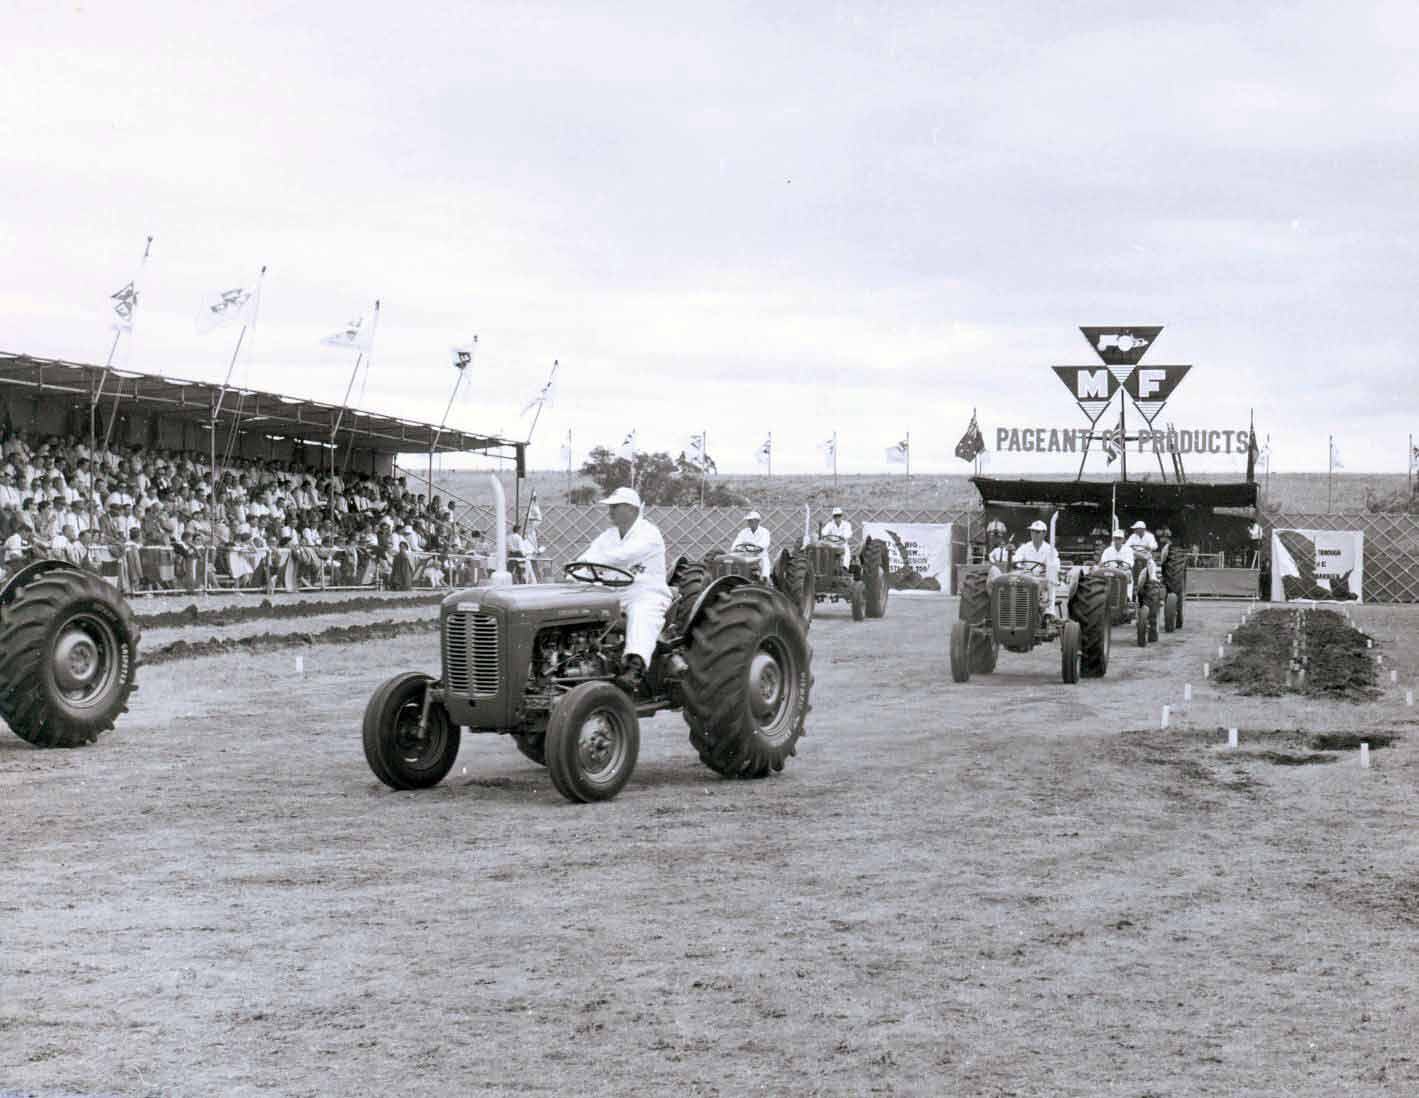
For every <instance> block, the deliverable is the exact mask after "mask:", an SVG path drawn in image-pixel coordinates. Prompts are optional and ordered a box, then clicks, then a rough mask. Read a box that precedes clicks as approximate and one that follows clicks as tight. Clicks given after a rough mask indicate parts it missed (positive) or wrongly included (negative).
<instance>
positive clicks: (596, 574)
mask: <svg viewBox="0 0 1419 1098" xmlns="http://www.w3.org/2000/svg"><path fill="white" fill-rule="evenodd" d="M562 572H563V573H564V574H565V575H566V576H567V578H568V579H574V580H576V581H577V582H578V583H599V584H601V586H603V587H613V588H621V587H629V586H630V585H631V584H633V583H635V582H636V576H635V573H634V572H628V571H626V570H625V569H624V568H618V567H617V566H616V565H614V564H600V563H598V562H597V561H594V560H573V561H568V562H567V563H566V564H564V565H562Z"/></svg>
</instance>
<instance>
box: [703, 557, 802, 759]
mask: <svg viewBox="0 0 1419 1098" xmlns="http://www.w3.org/2000/svg"><path fill="white" fill-rule="evenodd" d="M811 658H812V652H811V650H810V649H809V647H808V639H807V635H806V634H805V633H804V631H803V625H802V623H801V622H800V621H799V620H798V615H797V614H796V613H795V612H793V611H792V610H791V609H790V608H789V607H788V606H787V605H786V604H785V603H784V601H783V600H782V599H780V598H779V597H778V596H777V595H775V594H774V593H773V592H771V591H766V590H764V589H763V588H762V587H755V586H752V585H746V586H744V587H736V588H734V589H733V590H731V591H727V592H725V593H724V595H723V596H722V597H721V598H718V599H715V600H714V601H713V602H712V603H711V605H709V606H708V607H706V608H705V611H704V613H703V614H702V615H701V617H700V619H699V620H698V621H697V622H696V623H695V627H694V630H693V631H692V632H691V635H690V645H689V647H688V649H686V652H685V660H686V662H687V663H688V664H689V669H688V670H687V671H686V673H685V677H684V680H683V688H684V693H685V721H686V723H687V724H689V726H690V743H691V744H693V745H694V748H695V750H696V751H697V752H698V753H699V756H700V761H701V762H702V763H704V764H705V765H706V766H708V767H709V768H710V769H711V770H713V771H714V772H715V773H717V774H720V775H723V776H724V777H726V778H762V777H765V776H767V775H768V774H769V773H770V772H771V771H775V770H782V769H783V767H784V764H785V763H786V762H787V761H788V760H789V759H790V758H791V757H792V756H793V755H795V754H796V753H797V750H798V741H799V739H800V738H801V737H802V736H803V734H804V727H803V726H804V721H805V720H806V719H807V716H808V711H809V709H810V705H809V694H810V692H811V690H812V687H813V672H812V669H811V667H810V661H811Z"/></svg>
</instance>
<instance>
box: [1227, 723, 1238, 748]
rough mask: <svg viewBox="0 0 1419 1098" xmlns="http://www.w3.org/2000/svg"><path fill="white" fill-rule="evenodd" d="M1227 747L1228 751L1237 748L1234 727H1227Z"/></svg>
mask: <svg viewBox="0 0 1419 1098" xmlns="http://www.w3.org/2000/svg"><path fill="white" fill-rule="evenodd" d="M1227 749H1228V750H1229V751H1235V750H1236V749H1237V730H1236V729H1235V728H1229V729H1227Z"/></svg>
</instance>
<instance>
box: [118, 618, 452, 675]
mask: <svg viewBox="0 0 1419 1098" xmlns="http://www.w3.org/2000/svg"><path fill="white" fill-rule="evenodd" d="M438 627H439V623H438V621H437V620H433V621H428V620H424V619H420V620H418V621H376V622H370V623H369V624H367V625H336V626H332V627H331V628H329V629H322V630H321V631H320V632H318V633H257V634H255V635H254V636H250V637H209V638H208V639H207V640H204V641H185V640H175V641H173V642H172V643H171V644H164V645H161V646H159V647H158V648H154V649H152V650H151V651H147V652H144V653H143V663H144V664H155V663H172V662H174V661H176V660H191V659H197V658H198V657H199V656H219V655H224V654H226V653H228V652H246V653H249V654H255V653H257V652H271V651H275V650H276V649H280V648H303V647H305V646H307V645H312V644H359V643H360V642H362V641H368V640H388V639H389V638H391V637H402V636H406V635H408V634H410V633H429V632H437V631H438Z"/></svg>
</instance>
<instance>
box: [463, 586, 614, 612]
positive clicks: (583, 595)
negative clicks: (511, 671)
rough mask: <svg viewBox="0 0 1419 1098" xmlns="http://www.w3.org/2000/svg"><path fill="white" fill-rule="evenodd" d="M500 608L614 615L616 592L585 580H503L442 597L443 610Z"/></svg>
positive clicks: (513, 610) (518, 610) (511, 610)
mask: <svg viewBox="0 0 1419 1098" xmlns="http://www.w3.org/2000/svg"><path fill="white" fill-rule="evenodd" d="M473 610H502V611H503V612H505V613H508V614H540V615H543V616H546V617H556V616H559V615H558V611H563V612H565V616H566V617H576V618H582V617H586V616H588V615H594V614H597V613H598V612H601V611H604V612H605V613H604V616H605V617H608V618H613V617H615V616H616V615H617V614H618V613H620V610H621V600H620V599H618V598H617V597H616V592H615V591H612V590H610V589H609V588H606V587H596V586H593V585H591V584H586V583H532V584H527V585H525V586H515V585H511V584H505V585H502V586H498V587H470V588H468V589H467V590H464V591H455V592H454V593H453V594H451V595H449V596H448V598H446V599H444V600H443V612H444V613H445V614H448V613H454V612H457V611H473Z"/></svg>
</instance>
